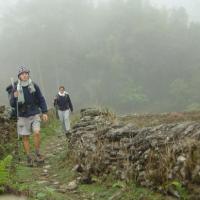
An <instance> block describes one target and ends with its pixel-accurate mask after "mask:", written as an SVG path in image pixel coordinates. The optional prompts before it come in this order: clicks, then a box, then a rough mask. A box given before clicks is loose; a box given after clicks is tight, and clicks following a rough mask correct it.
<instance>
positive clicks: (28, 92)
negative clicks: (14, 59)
mask: <svg viewBox="0 0 200 200" xmlns="http://www.w3.org/2000/svg"><path fill="white" fill-rule="evenodd" d="M10 105H11V106H12V107H15V108H16V110H17V115H18V120H17V131H18V135H21V136H22V138H23V144H24V150H25V152H26V154H27V162H28V166H33V161H34V159H33V158H32V157H31V155H30V143H29V136H30V135H31V133H32V132H33V133H34V134H33V136H34V145H35V155H36V161H38V162H43V161H44V157H43V156H42V155H41V154H40V121H41V120H40V113H41V112H42V119H43V120H44V121H47V120H48V116H47V105H46V101H45V99H44V97H43V95H42V93H41V91H40V88H39V86H38V85H37V84H35V83H34V82H32V80H31V79H30V76H29V70H28V69H26V68H24V67H20V69H19V72H18V82H17V84H16V85H14V86H13V91H12V93H11V98H10Z"/></svg>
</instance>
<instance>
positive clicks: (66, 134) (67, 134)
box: [65, 131, 71, 139]
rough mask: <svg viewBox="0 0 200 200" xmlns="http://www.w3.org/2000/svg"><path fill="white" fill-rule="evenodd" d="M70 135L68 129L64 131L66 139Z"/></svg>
mask: <svg viewBox="0 0 200 200" xmlns="http://www.w3.org/2000/svg"><path fill="white" fill-rule="evenodd" d="M70 135H71V132H70V131H66V132H65V136H66V137H67V138H68V139H69V137H70Z"/></svg>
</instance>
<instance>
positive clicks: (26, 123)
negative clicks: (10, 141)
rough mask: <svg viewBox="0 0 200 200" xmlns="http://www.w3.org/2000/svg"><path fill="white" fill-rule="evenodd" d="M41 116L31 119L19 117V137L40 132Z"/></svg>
mask: <svg viewBox="0 0 200 200" xmlns="http://www.w3.org/2000/svg"><path fill="white" fill-rule="evenodd" d="M40 122H41V119H40V115H39V114H38V115H34V116H30V117H19V118H18V121H17V132H18V134H19V135H22V136H23V135H31V133H32V132H39V131H40Z"/></svg>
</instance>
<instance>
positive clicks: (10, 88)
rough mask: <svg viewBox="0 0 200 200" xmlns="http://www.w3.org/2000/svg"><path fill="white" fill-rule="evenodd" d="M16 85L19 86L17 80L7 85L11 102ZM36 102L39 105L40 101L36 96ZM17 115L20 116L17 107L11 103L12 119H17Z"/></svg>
mask: <svg viewBox="0 0 200 200" xmlns="http://www.w3.org/2000/svg"><path fill="white" fill-rule="evenodd" d="M16 87H17V81H15V82H14V85H12V84H10V85H9V86H7V87H6V91H7V93H8V100H9V103H10V99H11V97H12V92H13V90H14V88H16ZM34 98H35V96H34ZM34 102H35V104H36V105H39V102H38V100H37V99H36V98H35V99H34ZM17 117H18V116H17V108H16V107H12V106H11V105H10V118H11V119H17Z"/></svg>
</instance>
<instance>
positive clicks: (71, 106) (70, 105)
mask: <svg viewBox="0 0 200 200" xmlns="http://www.w3.org/2000/svg"><path fill="white" fill-rule="evenodd" d="M68 102H69V108H70V110H71V112H73V110H74V108H73V105H72V102H71V99H70V97H69V95H68Z"/></svg>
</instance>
